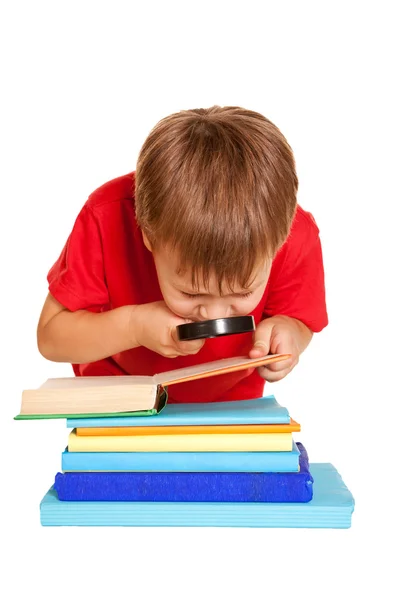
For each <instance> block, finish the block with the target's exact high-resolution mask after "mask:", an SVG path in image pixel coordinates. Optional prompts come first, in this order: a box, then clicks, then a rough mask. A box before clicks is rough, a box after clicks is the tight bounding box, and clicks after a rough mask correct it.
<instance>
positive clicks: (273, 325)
mask: <svg viewBox="0 0 400 600" xmlns="http://www.w3.org/2000/svg"><path fill="white" fill-rule="evenodd" d="M312 336H313V333H312V331H310V329H309V328H308V327H307V326H306V325H304V323H302V322H301V321H299V320H298V319H294V318H292V317H286V316H284V315H276V316H273V317H269V318H267V319H264V320H263V321H261V322H260V323H259V324H258V326H257V329H256V331H255V334H254V344H253V347H252V349H251V350H250V353H249V356H250V358H258V357H261V356H264V355H265V354H291V355H292V356H291V358H289V359H287V360H282V361H280V362H277V363H272V364H270V365H265V366H264V367H259V369H258V372H259V374H260V375H261V377H262V378H263V379H265V380H266V381H269V382H273V381H279V380H281V379H283V378H284V377H286V375H287V374H288V373H290V371H291V370H292V369H293V367H295V366H296V365H297V363H298V362H299V357H300V354H301V353H302V352H303V350H305V349H306V348H307V346H308V344H309V343H310V341H311V338H312Z"/></svg>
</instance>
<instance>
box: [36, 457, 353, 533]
mask: <svg viewBox="0 0 400 600" xmlns="http://www.w3.org/2000/svg"><path fill="white" fill-rule="evenodd" d="M310 473H311V475H312V477H313V479H314V482H313V498H312V500H311V501H310V502H276V503H275V502H62V501H61V500H59V499H58V496H57V492H56V491H55V489H54V487H51V488H50V489H49V490H48V492H47V493H46V494H45V495H44V497H43V499H42V501H41V503H40V523H41V525H43V526H46V527H51V526H80V527H268V528H269V527H271V528H272V527H273V528H276V527H281V528H307V529H317V528H324V529H347V528H349V527H351V519H352V514H353V511H354V498H353V495H352V494H351V492H350V490H349V489H348V488H347V486H346V484H345V483H344V481H343V479H342V477H341V476H340V473H339V472H338V471H337V469H336V468H335V467H334V466H333V465H332V464H331V463H310Z"/></svg>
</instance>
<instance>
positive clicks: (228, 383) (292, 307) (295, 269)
mask: <svg viewBox="0 0 400 600" xmlns="http://www.w3.org/2000/svg"><path fill="white" fill-rule="evenodd" d="M133 195H134V173H129V174H128V175H124V176H122V177H118V178H117V179H114V180H112V181H109V182H108V183H106V184H104V185H103V186H101V187H100V188H98V189H97V190H95V191H94V192H93V193H92V194H91V195H90V196H89V198H88V200H87V202H86V203H85V205H84V206H83V208H82V210H81V212H80V213H79V215H78V217H77V219H76V221H75V224H74V227H73V229H72V232H71V234H70V236H69V238H68V240H67V242H66V244H65V246H64V249H63V250H62V252H61V255H60V257H59V258H58V260H57V262H56V263H55V264H54V265H53V267H52V268H51V269H50V272H49V274H48V282H49V291H50V293H51V294H52V295H53V296H54V298H56V300H58V302H60V303H61V304H62V305H63V306H65V307H66V308H67V309H68V310H70V311H76V310H79V309H87V310H90V311H94V312H102V311H107V310H110V309H113V308H117V307H119V306H124V305H130V304H145V303H148V302H156V301H158V300H163V297H162V294H161V291H160V287H159V284H158V279H157V273H156V270H155V267H154V261H153V257H152V254H151V252H149V251H148V250H147V248H146V247H145V245H144V243H143V239H142V235H141V232H140V230H139V228H138V226H137V223H136V219H135V208H134V202H133ZM252 314H253V316H254V319H255V322H256V323H259V322H260V320H261V319H263V318H265V317H269V316H272V315H277V314H281V315H287V316H290V317H295V318H296V319H299V320H300V321H302V322H303V323H305V324H306V325H307V326H308V327H309V328H310V329H311V330H312V331H315V332H317V331H320V330H321V329H323V328H324V327H325V326H326V325H327V323H328V320H327V314H326V306H325V286H324V270H323V263H322V253H321V245H320V240H319V230H318V227H317V225H316V223H315V221H314V219H313V217H312V215H311V214H310V213H308V212H305V211H304V210H303V209H302V208H300V207H298V208H297V212H296V216H295V219H294V222H293V225H292V228H291V232H290V234H289V237H288V239H287V241H286V242H285V244H284V245H283V246H282V248H281V249H280V250H279V252H278V253H277V255H276V257H275V259H274V261H273V265H272V269H271V274H270V277H269V280H268V283H267V285H266V288H265V292H264V294H263V297H262V299H261V301H260V303H259V304H258V306H257V307H256V308H255V310H254V311H253V313H252ZM251 346H252V334H251V333H249V334H241V335H236V336H226V337H220V338H213V339H208V340H206V342H205V344H204V346H203V347H202V349H201V350H200V351H199V352H198V354H196V355H192V356H179V357H177V358H165V357H163V356H161V355H159V354H157V353H156V352H153V351H151V350H148V349H147V348H145V347H139V348H133V349H132V350H128V351H126V352H121V353H120V354H116V355H114V356H112V357H109V358H106V359H103V360H100V361H97V362H94V363H89V364H80V365H73V369H74V372H75V374H76V375H154V374H155V373H162V372H164V371H169V370H171V369H178V368H180V367H185V366H189V365H193V364H199V363H203V362H208V361H212V360H218V359H221V358H228V357H231V356H241V355H243V356H247V355H248V353H249V350H250V348H251ZM264 384H265V382H264V380H263V379H262V378H261V377H260V376H259V375H258V373H257V370H255V371H253V372H252V373H251V374H250V375H248V372H245V371H241V372H240V371H239V372H235V373H229V374H226V375H219V376H218V377H212V378H207V379H204V381H201V380H197V381H191V382H186V383H181V384H176V385H173V386H170V388H169V390H168V392H169V401H170V402H214V401H219V400H241V399H250V398H258V397H260V396H262V393H263V388H264Z"/></svg>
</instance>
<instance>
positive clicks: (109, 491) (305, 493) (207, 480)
mask: <svg viewBox="0 0 400 600" xmlns="http://www.w3.org/2000/svg"><path fill="white" fill-rule="evenodd" d="M298 449H299V451H300V456H299V470H298V471H297V472H296V473H239V472H225V473H218V472H203V473H199V472H193V473H190V472H185V473H182V472H179V473H176V472H170V473H159V472H156V473H154V472H153V473H151V472H142V473H125V472H120V473H82V472H81V473H57V475H56V477H55V481H54V489H55V490H56V492H57V495H58V498H59V499H60V500H63V501H68V502H70V501H82V502H87V501H103V502H309V501H310V500H311V498H312V482H313V478H312V476H311V474H310V470H309V463H308V455H307V451H306V449H305V448H304V446H303V445H302V444H298Z"/></svg>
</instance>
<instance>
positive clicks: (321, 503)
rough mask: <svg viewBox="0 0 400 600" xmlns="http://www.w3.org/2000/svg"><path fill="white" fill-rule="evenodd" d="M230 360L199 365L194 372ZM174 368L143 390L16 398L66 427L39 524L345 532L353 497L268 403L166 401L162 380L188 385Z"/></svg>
mask: <svg viewBox="0 0 400 600" xmlns="http://www.w3.org/2000/svg"><path fill="white" fill-rule="evenodd" d="M232 360H233V361H236V363H235V365H234V368H238V365H239V364H240V365H241V366H240V367H239V368H248V365H249V362H252V363H254V361H249V359H247V360H245V361H244V362H243V360H242V361H241V362H240V361H239V362H238V361H237V359H232ZM228 362H230V367H228ZM228 362H227V361H218V362H216V363H209V364H208V365H201V366H200V367H201V369H200V370H199V368H194V369H196V370H197V373H196V374H195V376H210V373H212V374H219V373H220V372H221V368H225V367H226V368H232V361H228ZM221 363H224V364H221ZM179 371H180V372H178V371H175V372H170V373H169V374H168V376H167V377H166V375H167V374H165V373H164V374H162V376H160V377H161V379H159V380H158V381H155V385H154V382H152V385H153V388H154V389H153V390H152V391H151V392H150V390H149V389H148V386H149V385H150V383H149V382H148V381H145V379H146V378H132V377H127V378H115V377H112V378H104V377H99V378H76V379H75V378H67V379H63V380H48V382H46V384H45V385H44V386H42V387H41V388H39V390H31V391H28V392H25V393H24V395H23V404H22V408H21V414H20V415H19V417H18V418H33V417H34V416H36V417H38V410H39V407H40V409H41V416H42V417H44V416H46V417H48V418H54V417H55V416H59V417H62V418H66V419H67V427H68V428H70V429H71V432H70V433H69V436H68V447H67V448H66V449H65V451H64V452H63V453H62V463H61V472H59V473H57V474H56V476H55V481H54V485H53V486H52V487H51V488H50V490H49V491H48V492H47V494H46V495H45V496H44V498H43V500H42V502H41V507H40V512H41V523H42V524H43V525H99V526H104V525H121V526H152V525H156V526H163V525H165V526H233V527H235V526H236V527H237V526H246V527H334V528H345V527H350V525H351V515H352V512H353V509H354V499H353V497H352V495H351V493H350V492H349V490H348V489H347V487H346V486H345V485H344V483H343V481H342V479H341V477H340V475H339V473H338V472H337V471H336V469H335V468H334V467H333V465H331V464H330V463H326V464H325V463H324V464H311V465H310V464H309V461H308V455H307V451H306V449H305V447H304V446H303V445H302V444H301V443H300V442H296V441H295V440H294V436H293V434H294V433H296V432H299V431H300V425H299V423H297V422H296V421H295V420H294V419H292V418H291V416H290V415H289V412H288V410H287V409H286V408H284V407H283V406H281V405H280V404H279V403H278V402H277V401H276V399H275V397H274V396H267V397H263V398H258V399H255V400H241V401H235V402H217V403H201V404H198V403H196V404H168V403H166V383H165V382H166V381H168V382H169V385H171V384H172V383H174V382H177V381H182V380H184V379H182V376H184V377H185V379H188V378H193V372H190V373H188V371H190V370H189V369H182V370H179ZM183 372H185V373H183ZM205 373H206V375H205ZM201 374H202V375H201ZM156 377H158V376H156ZM139 379H140V381H138V380H139ZM149 379H154V378H149ZM90 380H91V381H90ZM133 380H135V381H133ZM132 386H134V389H133V388H132ZM140 386H141V389H139V387H140ZM83 388H85V393H83ZM117 388H118V389H117ZM74 395H76V400H78V398H79V397H80V410H79V412H77V411H76V404H75V405H74V403H73V399H74ZM111 397H114V399H115V398H116V397H118V398H119V402H120V403H121V404H120V405H118V406H117V407H116V404H115V400H114V402H112V404H111V405H110V399H111ZM125 397H126V400H127V401H128V400H129V399H130V403H131V406H130V408H132V398H134V397H135V398H136V401H137V406H136V407H135V408H136V410H134V412H132V411H131V410H127V408H128V404H129V402H128V404H127V403H126V402H124V398H125ZM83 398H85V401H84V400H83ZM145 398H147V400H146V401H145ZM71 402H72V403H71ZM56 406H57V411H56V413H55V412H52V413H51V412H46V411H48V410H49V408H50V409H51V410H53V411H54V410H55V407H56ZM110 406H112V408H113V410H112V411H110V410H109V409H110ZM117 410H118V412H117Z"/></svg>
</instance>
